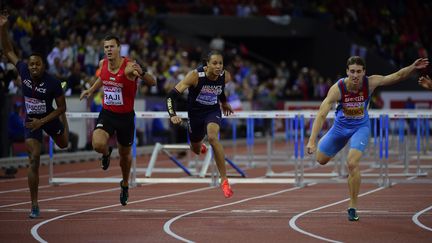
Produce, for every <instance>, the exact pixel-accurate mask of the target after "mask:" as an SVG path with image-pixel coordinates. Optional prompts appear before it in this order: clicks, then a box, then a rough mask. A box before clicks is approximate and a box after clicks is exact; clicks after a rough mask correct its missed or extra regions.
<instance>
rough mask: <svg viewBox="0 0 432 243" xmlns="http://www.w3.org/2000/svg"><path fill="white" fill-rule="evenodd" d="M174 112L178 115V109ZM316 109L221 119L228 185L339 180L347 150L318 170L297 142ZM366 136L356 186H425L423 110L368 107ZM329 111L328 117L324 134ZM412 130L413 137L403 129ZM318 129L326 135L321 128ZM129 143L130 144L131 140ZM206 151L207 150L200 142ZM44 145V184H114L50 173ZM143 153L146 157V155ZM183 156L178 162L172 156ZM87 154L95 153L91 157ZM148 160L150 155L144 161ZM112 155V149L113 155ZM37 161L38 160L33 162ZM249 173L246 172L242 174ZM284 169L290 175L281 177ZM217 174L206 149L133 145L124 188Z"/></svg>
mask: <svg viewBox="0 0 432 243" xmlns="http://www.w3.org/2000/svg"><path fill="white" fill-rule="evenodd" d="M179 115H180V116H181V117H183V118H186V113H185V112H179ZM97 116H98V113H90V112H84V113H82V112H68V113H67V117H68V119H95V118H97ZM315 116H316V111H265V112H264V111H255V112H236V113H235V114H233V115H231V116H229V117H225V118H226V119H228V121H229V122H228V123H229V126H230V128H231V132H232V137H231V139H224V140H223V141H222V142H223V144H224V148H225V152H226V162H227V169H229V170H228V173H229V175H228V176H229V177H230V182H231V183H233V184H241V183H263V184H273V183H274V184H294V185H296V186H305V185H307V184H312V183H318V182H319V183H346V177H347V172H346V168H345V163H346V155H347V148H344V149H343V151H341V152H340V153H339V154H338V155H337V156H336V157H335V158H334V159H333V160H332V161H331V162H329V164H328V165H326V166H318V165H317V163H316V162H314V159H313V156H311V155H306V154H305V153H306V152H305V145H306V143H307V138H308V136H309V132H310V128H311V125H312V123H313V119H314V118H315ZM369 116H370V119H371V137H370V143H369V146H368V149H367V151H366V152H365V155H364V156H363V159H362V160H361V162H360V165H361V166H362V168H364V167H367V168H368V171H366V172H363V173H362V177H363V180H362V181H363V183H376V184H378V185H380V186H386V187H388V186H391V184H392V183H396V182H401V181H404V182H408V181H407V180H406V178H407V177H415V179H412V180H409V183H416V182H419V183H431V182H432V181H430V180H429V179H425V178H424V177H426V176H427V172H428V171H429V170H430V169H431V168H432V163H431V161H432V153H431V150H432V148H431V144H430V142H429V141H430V140H429V139H430V123H431V118H432V112H430V111H428V110H379V111H375V110H371V111H369ZM153 118H163V119H168V114H166V112H136V119H137V121H139V120H140V119H143V120H144V121H146V120H148V119H153ZM333 118H334V114H333V113H332V112H331V113H329V116H328V119H327V121H326V123H327V124H326V125H325V126H326V127H327V129H328V128H329V127H330V126H331V122H332V120H333ZM258 122H260V123H261V124H263V123H264V124H265V127H264V130H265V131H264V132H263V134H261V136H260V137H257V136H256V134H257V129H256V127H257V125H256V124H257V123H258ZM410 123H412V124H414V126H415V134H413V133H412V132H413V131H410V127H409V125H410ZM239 127H245V130H246V134H245V137H239V136H238V129H239ZM324 132H326V131H324ZM135 141H136V140H135ZM207 146H208V147H209V148H210V146H209V145H208V144H207ZM52 150H53V147H52V142H51V143H50V151H51V153H50V156H49V158H50V159H49V166H50V167H49V172H50V173H49V178H50V179H49V181H50V183H52V184H62V183H118V182H119V181H120V178H86V177H74V178H70V177H59V176H56V174H55V168H54V167H55V166H54V164H55V161H56V156H57V154H53V153H52ZM150 151H151V152H150ZM178 151H185V152H186V154H187V155H186V156H185V157H184V158H182V159H179V158H177V157H176V152H178ZM93 154H96V153H95V152H94V153H93ZM150 155H151V156H150ZM113 156H116V151H114V152H113ZM41 160H42V159H41ZM246 169H253V170H252V171H254V172H247V173H246V172H245V170H246ZM288 171H290V172H288ZM217 178H218V174H217V170H216V168H215V165H214V160H213V158H212V151H211V149H209V151H208V152H207V154H206V155H205V156H203V155H201V156H196V155H194V154H193V153H192V152H191V151H190V149H189V145H187V144H162V143H156V144H155V145H154V146H150V147H147V148H145V149H143V148H139V147H136V142H135V143H134V145H133V161H132V169H131V182H130V183H131V185H138V184H144V183H207V184H209V185H212V186H215V185H217V184H218V179H217Z"/></svg>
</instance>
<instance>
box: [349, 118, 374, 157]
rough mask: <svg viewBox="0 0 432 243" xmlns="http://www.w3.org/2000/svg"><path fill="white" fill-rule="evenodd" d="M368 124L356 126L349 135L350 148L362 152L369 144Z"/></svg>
mask: <svg viewBox="0 0 432 243" xmlns="http://www.w3.org/2000/svg"><path fill="white" fill-rule="evenodd" d="M369 134H370V126H369V125H365V126H362V127H360V128H358V129H357V130H356V131H355V132H354V134H353V135H352V136H351V141H350V148H351V149H357V150H359V151H361V152H362V153H363V152H364V151H365V150H366V147H367V145H368V144H369Z"/></svg>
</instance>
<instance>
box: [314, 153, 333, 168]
mask: <svg viewBox="0 0 432 243" xmlns="http://www.w3.org/2000/svg"><path fill="white" fill-rule="evenodd" d="M330 159H331V157H328V156H324V155H323V154H321V153H318V154H317V157H316V161H317V162H318V163H319V164H320V165H325V164H327V163H328V162H329V161H330Z"/></svg>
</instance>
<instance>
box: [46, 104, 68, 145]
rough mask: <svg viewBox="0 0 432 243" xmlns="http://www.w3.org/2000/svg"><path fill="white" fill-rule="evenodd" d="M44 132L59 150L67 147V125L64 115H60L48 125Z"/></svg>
mask: <svg viewBox="0 0 432 243" xmlns="http://www.w3.org/2000/svg"><path fill="white" fill-rule="evenodd" d="M46 126H47V128H46V130H45V131H46V132H47V133H48V134H49V135H50V136H51V137H52V138H53V140H54V142H55V143H56V144H57V146H59V147H60V148H62V149H63V148H67V146H68V145H69V125H68V122H67V119H66V114H65V113H63V114H62V115H60V117H59V119H58V120H57V119H55V120H53V121H51V122H50V123H48V124H47V125H46Z"/></svg>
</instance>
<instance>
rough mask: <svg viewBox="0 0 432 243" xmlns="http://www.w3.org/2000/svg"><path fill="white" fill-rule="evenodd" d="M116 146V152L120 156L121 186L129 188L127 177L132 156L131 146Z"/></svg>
mask: <svg viewBox="0 0 432 243" xmlns="http://www.w3.org/2000/svg"><path fill="white" fill-rule="evenodd" d="M117 145H118V152H119V156H120V168H121V171H122V176H123V183H122V185H123V186H125V187H127V186H129V175H130V170H131V165H132V154H131V149H132V147H131V146H123V145H121V144H120V143H118V144H117Z"/></svg>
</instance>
